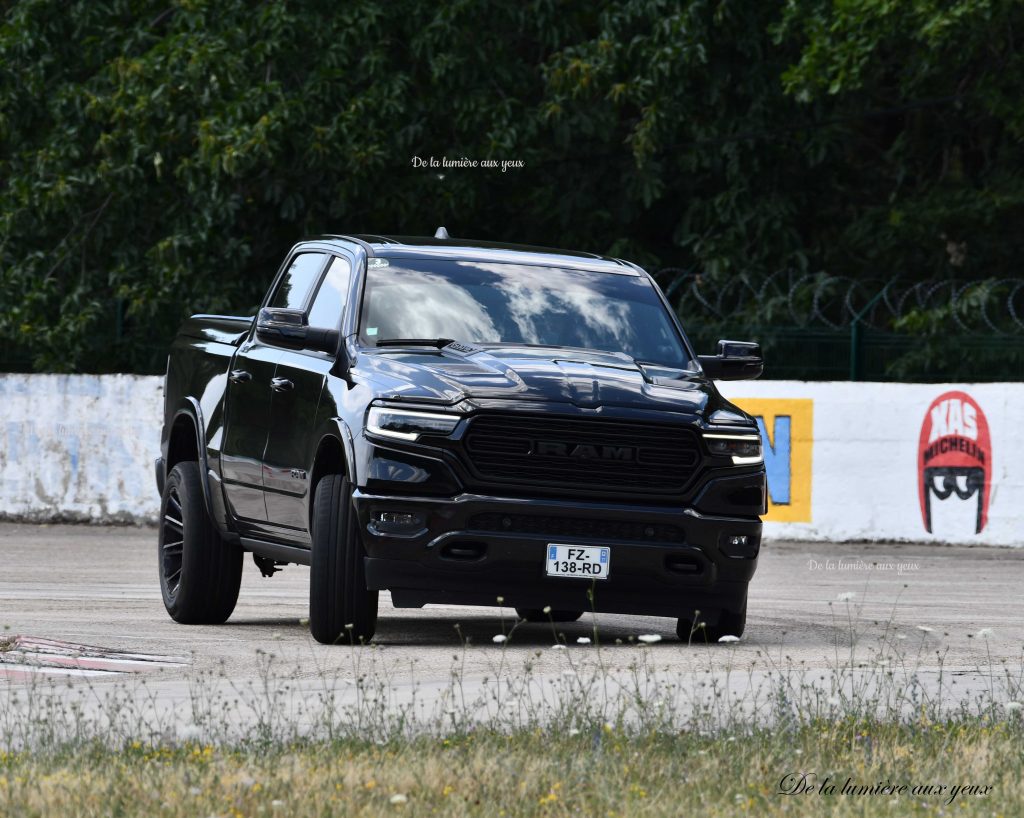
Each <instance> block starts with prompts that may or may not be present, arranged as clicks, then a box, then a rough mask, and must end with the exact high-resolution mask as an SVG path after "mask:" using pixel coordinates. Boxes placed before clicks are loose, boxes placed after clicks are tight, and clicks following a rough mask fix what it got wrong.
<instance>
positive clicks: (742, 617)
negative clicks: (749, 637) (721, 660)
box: [676, 596, 747, 644]
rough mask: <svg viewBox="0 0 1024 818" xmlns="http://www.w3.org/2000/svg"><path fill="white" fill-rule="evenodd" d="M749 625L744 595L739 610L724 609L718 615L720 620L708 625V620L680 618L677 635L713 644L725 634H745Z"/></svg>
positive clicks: (687, 639) (690, 640)
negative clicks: (696, 620)
mask: <svg viewBox="0 0 1024 818" xmlns="http://www.w3.org/2000/svg"><path fill="white" fill-rule="evenodd" d="M746 627H747V598H746V596H744V597H743V605H742V607H740V609H739V610H737V611H730V610H723V611H722V613H721V615H720V616H719V617H718V622H716V623H715V624H714V625H708V624H707V623H706V622H700V621H698V622H696V623H695V622H694V620H693V619H689V618H686V617H682V618H680V620H679V622H678V623H677V624H676V635H677V636H678V637H679V638H680V639H681V640H682V641H683V642H693V643H695V644H696V643H703V642H707V643H708V644H711V643H713V642H717V641H718V640H719V639H721V638H722V637H723V636H735V637H736V638H737V639H738V638H739V637H741V636H743V631H744V630H745V629H746Z"/></svg>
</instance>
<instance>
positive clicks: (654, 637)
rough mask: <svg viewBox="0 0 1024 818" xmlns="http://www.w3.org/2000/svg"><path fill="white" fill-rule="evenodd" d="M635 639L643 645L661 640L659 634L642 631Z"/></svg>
mask: <svg viewBox="0 0 1024 818" xmlns="http://www.w3.org/2000/svg"><path fill="white" fill-rule="evenodd" d="M637 639H638V640H639V641H640V642H643V643H644V644H645V645H653V644H654V643H655V642H660V641H661V636H659V635H658V634H656V633H642V634H640V635H639V636H638V637H637Z"/></svg>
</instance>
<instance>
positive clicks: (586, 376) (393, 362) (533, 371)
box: [353, 347, 728, 417]
mask: <svg viewBox="0 0 1024 818" xmlns="http://www.w3.org/2000/svg"><path fill="white" fill-rule="evenodd" d="M353 374H354V375H355V376H357V377H362V378H365V379H366V380H368V381H371V382H372V383H373V385H374V389H375V391H377V392H378V394H381V395H385V396H388V397H394V398H396V399H399V400H411V401H424V402H438V403H445V404H452V403H457V402H459V401H461V400H466V399H470V400H483V401H486V400H490V399H500V400H503V401H508V400H522V401H542V402H545V403H566V404H572V405H573V406H578V407H582V408H596V407H600V406H609V407H629V408H636V409H648V410H656V411H659V410H660V411H670V412H678V413H680V414H684V415H688V416H690V417H693V416H698V417H706V416H707V414H708V412H709V411H711V410H713V409H718V408H722V407H723V406H725V407H728V404H725V402H724V401H723V400H722V399H721V397H719V395H718V393H717V391H716V390H715V388H714V386H713V385H712V384H711V383H710V382H709V381H707V380H706V379H704V378H703V377H701V376H700V375H699V374H697V373H695V372H687V371H684V370H678V369H670V368H666V367H659V366H652V365H646V364H639V363H637V362H635V361H633V360H632V359H630V358H629V357H628V356H626V355H622V354H616V353H603V352H595V351H592V350H576V349H556V348H542V347H501V348H488V349H477V348H475V349H473V350H472V351H470V352H467V353H462V352H458V351H454V350H451V349H450V348H444V349H440V350H433V349H417V350H415V351H413V350H409V349H399V348H396V349H388V350H382V349H375V350H372V351H363V352H362V354H360V355H359V358H358V361H357V364H356V367H355V369H354V372H353Z"/></svg>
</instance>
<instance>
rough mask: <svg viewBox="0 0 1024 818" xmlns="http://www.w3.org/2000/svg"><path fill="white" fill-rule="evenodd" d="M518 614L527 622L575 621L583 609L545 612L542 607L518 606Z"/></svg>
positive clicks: (581, 614)
mask: <svg viewBox="0 0 1024 818" xmlns="http://www.w3.org/2000/svg"><path fill="white" fill-rule="evenodd" d="M516 615H518V617H519V618H520V619H525V620H526V621H527V622H575V621H576V620H577V619H579V618H580V617H581V616H583V611H555V610H552V611H551V612H550V613H544V611H543V610H541V609H540V608H516Z"/></svg>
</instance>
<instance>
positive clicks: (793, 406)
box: [719, 381, 1024, 546]
mask: <svg viewBox="0 0 1024 818" xmlns="http://www.w3.org/2000/svg"><path fill="white" fill-rule="evenodd" d="M719 388H720V389H721V391H722V393H723V394H724V395H725V396H726V397H727V398H729V399H730V400H731V401H733V402H734V403H736V404H737V405H738V406H740V407H741V408H743V409H745V410H746V411H748V412H750V413H751V414H753V415H755V416H757V417H758V423H759V425H760V426H761V429H762V439H763V440H764V444H765V465H766V467H767V470H768V484H769V495H771V496H770V497H769V499H770V500H772V501H773V502H771V504H770V508H769V512H768V516H767V517H766V520H767V521H768V525H767V526H766V529H767V532H766V533H767V534H769V535H770V536H773V537H779V538H792V539H822V540H837V541H841V540H857V539H869V540H873V539H886V540H913V541H919V542H958V543H979V544H981V543H984V544H989V545H1010V546H1021V545H1024V434H1022V429H1021V421H1022V420H1024V417H1022V415H1024V384H1021V383H1013V384H971V385H964V384H959V385H949V384H883V383H845V382H844V383H815V382H801V381H739V382H733V383H722V384H720V385H719ZM924 478H928V483H929V484H930V485H929V486H927V487H926V486H925V485H924ZM936 487H937V490H936ZM942 495H945V496H944V497H943V496H942ZM926 508H927V509H928V510H929V512H930V514H929V517H930V522H931V531H929V530H927V528H926V524H925V509H926ZM979 529H980V530H979Z"/></svg>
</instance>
